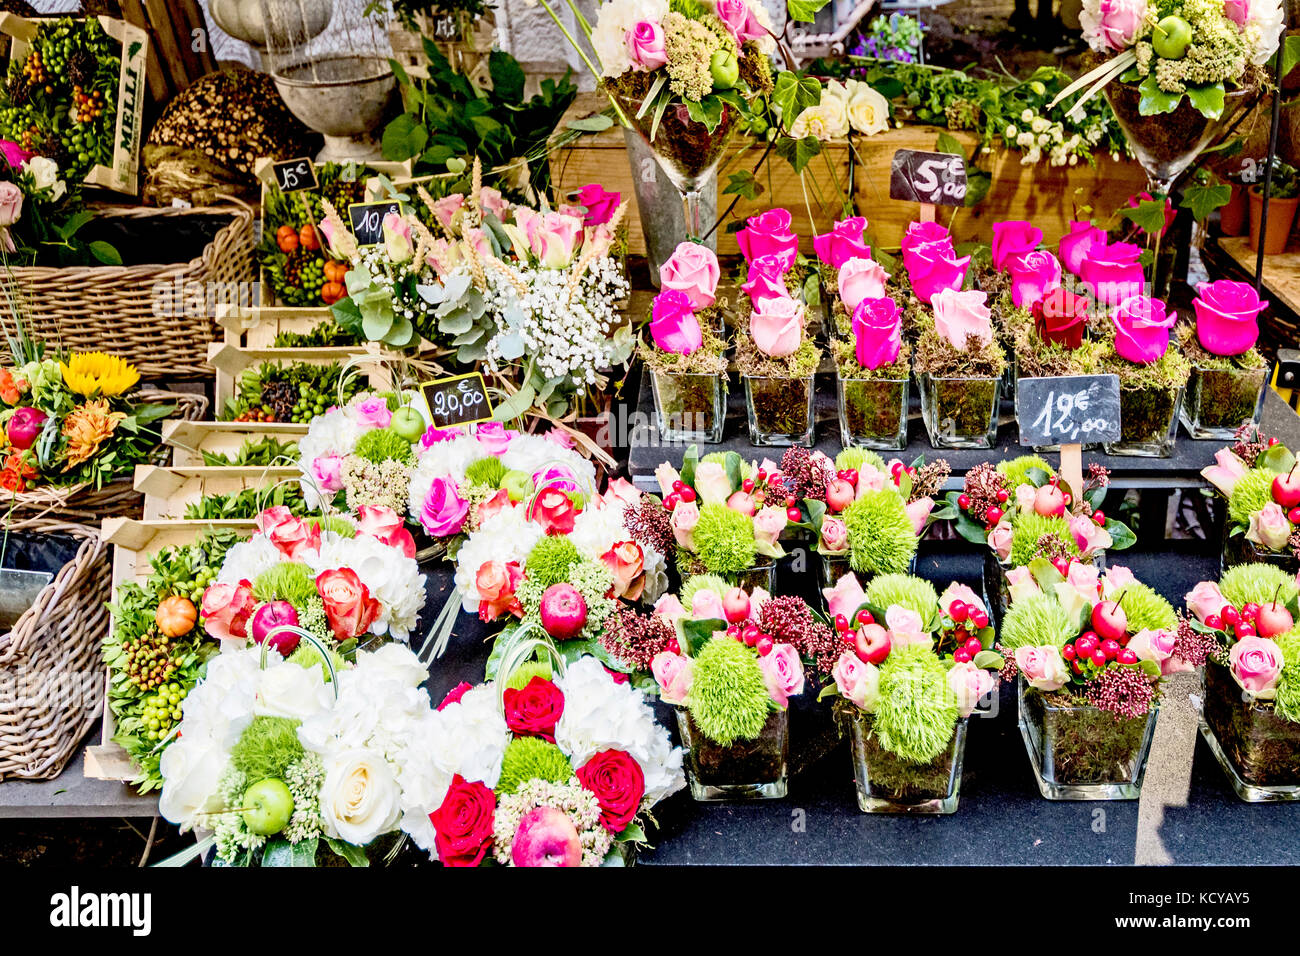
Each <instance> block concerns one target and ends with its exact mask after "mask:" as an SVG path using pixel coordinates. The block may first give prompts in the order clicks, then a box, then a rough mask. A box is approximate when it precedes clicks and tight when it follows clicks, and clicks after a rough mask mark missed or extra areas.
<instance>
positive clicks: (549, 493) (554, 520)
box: [531, 488, 578, 534]
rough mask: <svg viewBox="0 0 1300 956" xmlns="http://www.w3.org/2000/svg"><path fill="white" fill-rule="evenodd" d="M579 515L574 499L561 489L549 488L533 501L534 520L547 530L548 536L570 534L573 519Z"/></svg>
mask: <svg viewBox="0 0 1300 956" xmlns="http://www.w3.org/2000/svg"><path fill="white" fill-rule="evenodd" d="M577 514H578V509H577V507H576V506H575V505H574V504H573V499H572V498H570V497H569V495H568V493H567V492H564V491H561V490H560V489H559V488H547V489H546V490H545V491H543V492H542V493H541V494H539V495H538V496H537V497H536V498H535V499H533V513H532V515H531V517H532V519H533V520H534V521H536V522H537V523H538V524H540V525H541V526H542V527H543V528H545V529H546V533H547V534H570V533H572V531H573V519H574V517H575V516H576V515H577Z"/></svg>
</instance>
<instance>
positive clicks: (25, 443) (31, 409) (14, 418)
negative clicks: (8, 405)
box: [5, 405, 50, 451]
mask: <svg viewBox="0 0 1300 956" xmlns="http://www.w3.org/2000/svg"><path fill="white" fill-rule="evenodd" d="M49 418H50V416H49V415H47V414H45V412H43V411H41V410H40V409H39V408H36V407H35V406H34V405H24V406H22V407H21V408H15V409H14V413H13V414H12V415H11V416H9V423H8V424H7V425H5V435H6V436H7V437H8V438H9V444H11V445H13V446H14V448H16V449H18V450H19V451H27V449H29V448H31V447H32V445H34V444H36V439H37V437H39V436H40V434H41V432H42V431H43V430H44V429H45V423H46V422H47V421H49Z"/></svg>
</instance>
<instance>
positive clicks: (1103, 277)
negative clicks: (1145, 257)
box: [1079, 242, 1146, 306]
mask: <svg viewBox="0 0 1300 956" xmlns="http://www.w3.org/2000/svg"><path fill="white" fill-rule="evenodd" d="M1141 255H1142V249H1141V247H1140V246H1135V245H1134V244H1133V243H1131V242H1114V243H1111V244H1110V245H1107V246H1105V247H1103V248H1098V247H1097V246H1093V247H1091V248H1090V249H1089V252H1088V257H1087V258H1086V259H1084V261H1083V265H1082V267H1081V272H1080V274H1079V275H1080V278H1081V279H1083V284H1084V285H1085V286H1087V287H1088V288H1089V290H1090V291H1091V292H1092V295H1093V298H1094V299H1096V300H1097V301H1098V302H1099V303H1101V304H1102V305H1107V306H1116V305H1119V304H1120V303H1121V302H1123V301H1124V300H1125V299H1131V298H1132V297H1133V296H1135V295H1141V294H1142V289H1143V287H1144V284H1145V282H1146V279H1145V276H1144V275H1143V272H1142V265H1141V263H1139V262H1138V259H1139V257H1140V256H1141Z"/></svg>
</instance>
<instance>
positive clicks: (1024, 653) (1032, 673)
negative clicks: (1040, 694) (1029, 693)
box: [1016, 644, 1070, 691]
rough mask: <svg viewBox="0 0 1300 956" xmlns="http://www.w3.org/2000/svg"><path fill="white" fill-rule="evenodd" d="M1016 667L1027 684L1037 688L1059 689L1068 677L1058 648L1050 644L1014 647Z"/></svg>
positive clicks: (1046, 689)
mask: <svg viewBox="0 0 1300 956" xmlns="http://www.w3.org/2000/svg"><path fill="white" fill-rule="evenodd" d="M1016 667H1017V668H1019V670H1020V673H1021V674H1023V675H1024V676H1025V680H1027V681H1028V682H1029V686H1030V687H1034V688H1037V689H1038V690H1045V691H1052V690H1060V689H1061V688H1062V687H1064V686H1065V682H1066V681H1068V680H1069V679H1070V675H1069V672H1068V671H1067V670H1066V669H1065V661H1064V660H1062V659H1061V652H1060V650H1058V649H1057V648H1056V647H1055V646H1054V645H1052V644H1045V645H1043V646H1041V647H1018V648H1016Z"/></svg>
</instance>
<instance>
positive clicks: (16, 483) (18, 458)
mask: <svg viewBox="0 0 1300 956" xmlns="http://www.w3.org/2000/svg"><path fill="white" fill-rule="evenodd" d="M36 475H37V472H36V469H35V468H33V467H32V466H31V465H29V464H28V463H27V460H26V459H25V458H23V456H22V455H20V454H12V455H9V456H8V457H7V458H5V463H4V468H0V488H3V489H4V490H5V491H10V492H14V493H17V492H21V491H26V490H27V481H28V479H30V478H35V477H36Z"/></svg>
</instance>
